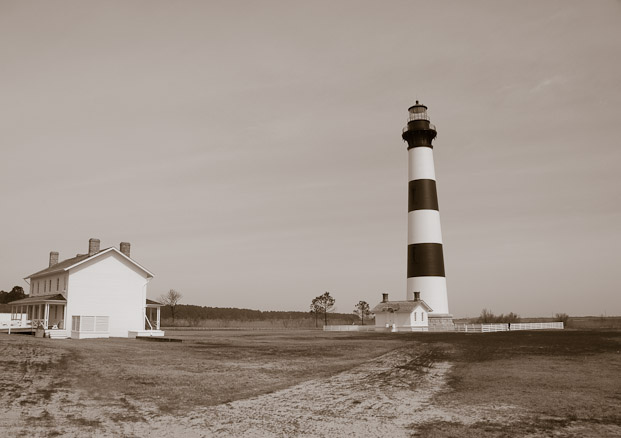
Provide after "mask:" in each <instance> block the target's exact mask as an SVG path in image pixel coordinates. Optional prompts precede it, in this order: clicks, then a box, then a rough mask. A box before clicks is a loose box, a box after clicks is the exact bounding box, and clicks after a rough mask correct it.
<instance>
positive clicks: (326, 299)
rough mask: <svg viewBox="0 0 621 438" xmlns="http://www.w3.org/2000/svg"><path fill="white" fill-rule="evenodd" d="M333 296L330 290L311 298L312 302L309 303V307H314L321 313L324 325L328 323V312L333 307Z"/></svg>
mask: <svg viewBox="0 0 621 438" xmlns="http://www.w3.org/2000/svg"><path fill="white" fill-rule="evenodd" d="M334 302H335V300H334V298H332V297H331V296H330V292H325V293H324V294H323V295H319V296H318V297H315V299H314V300H313V304H311V308H313V306H316V307H315V309H316V310H315V311H316V312H317V313H318V314H319V313H323V320H324V325H328V312H331V311H332V310H333V309H334Z"/></svg>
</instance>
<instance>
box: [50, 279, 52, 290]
mask: <svg viewBox="0 0 621 438" xmlns="http://www.w3.org/2000/svg"><path fill="white" fill-rule="evenodd" d="M50 292H52V279H51V278H50Z"/></svg>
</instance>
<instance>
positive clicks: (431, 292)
mask: <svg viewBox="0 0 621 438" xmlns="http://www.w3.org/2000/svg"><path fill="white" fill-rule="evenodd" d="M407 290H408V293H407V299H408V300H413V299H414V292H418V291H420V293H421V297H422V296H423V293H424V297H425V298H423V299H424V300H425V302H426V303H427V304H429V307H431V309H432V312H431V313H430V314H431V315H437V314H446V313H449V310H448V298H447V293H446V278H445V277H410V278H408V289H407Z"/></svg>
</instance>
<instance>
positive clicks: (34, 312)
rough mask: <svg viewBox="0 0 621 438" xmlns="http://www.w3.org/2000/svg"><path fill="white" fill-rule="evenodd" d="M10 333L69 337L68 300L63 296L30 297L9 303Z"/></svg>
mask: <svg viewBox="0 0 621 438" xmlns="http://www.w3.org/2000/svg"><path fill="white" fill-rule="evenodd" d="M9 304H10V305H11V321H10V323H9V324H8V333H11V332H14V333H17V332H28V331H30V332H36V331H37V329H39V332H40V333H42V335H43V333H44V334H45V335H46V336H48V337H51V338H59V337H67V335H66V333H67V331H66V326H65V320H66V317H67V300H66V299H65V297H64V296H63V295H62V294H53V295H41V296H38V297H28V298H23V299H21V300H17V301H13V302H11V303H9Z"/></svg>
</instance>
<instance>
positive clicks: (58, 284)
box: [56, 277, 60, 292]
mask: <svg viewBox="0 0 621 438" xmlns="http://www.w3.org/2000/svg"><path fill="white" fill-rule="evenodd" d="M59 287H60V277H58V278H57V279H56V291H57V292H58V288H59Z"/></svg>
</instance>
